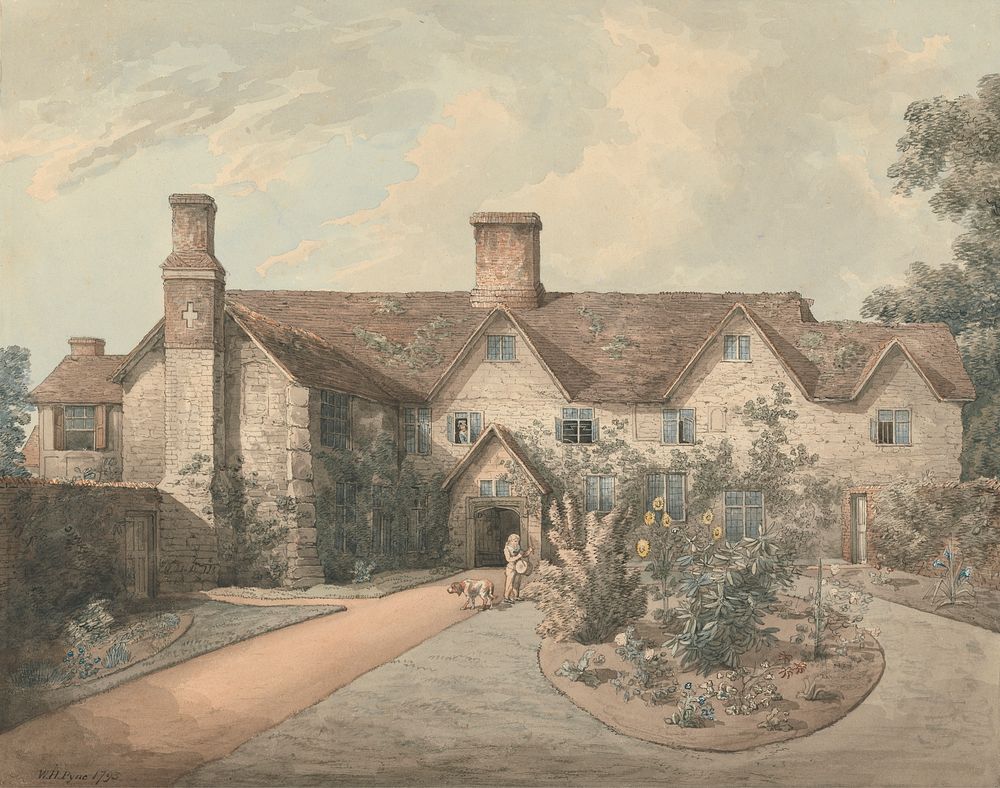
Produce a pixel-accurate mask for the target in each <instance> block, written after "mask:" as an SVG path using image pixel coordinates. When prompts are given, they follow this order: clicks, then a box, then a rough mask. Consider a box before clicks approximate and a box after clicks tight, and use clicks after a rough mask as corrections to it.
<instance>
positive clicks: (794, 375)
mask: <svg viewBox="0 0 1000 788" xmlns="http://www.w3.org/2000/svg"><path fill="white" fill-rule="evenodd" d="M737 314H742V315H743V316H744V317H745V318H746V320H747V322H748V323H749V324H750V325H751V326H752V327H753V329H754V330H755V331H756V332H757V334H758V335H760V337H761V339H763V340H764V342H765V344H766V345H767V347H768V348H769V349H770V351H771V353H772V354H774V356H775V358H777V359H778V362H779V363H780V364H781V365H782V367H784V369H785V372H787V373H788V377H790V378H791V379H792V382H793V383H794V384H795V385H796V386H798V388H799V390H800V391H801V392H802V393H803V394H804V395H805V396H806V397H809V396H810V391H809V389H808V388H807V387H806V384H805V382H804V381H803V380H802V377H801V376H800V374H799V372H798V371H796V370H795V369H794V368H793V367H792V366H791V365H790V364H789V363H788V361H787V359H786V356H785V354H783V353H782V352H781V351H779V350H778V348H777V347H776V346H775V343H774V341H773V340H772V334H773V329H772V332H768V331H765V329H764V326H763V324H761V323H760V322H759V321H758V320H757V319H756V318H755V317H754V315H753V313H752V312H751V311H750V309H749V308H748V307H747V306H746V304H744V303H742V302H739V301H738V302H736V303H735V304H733V307H732V309H730V310H729V312H727V313H726V316H725V317H723V318H722V320H720V321H719V324H718V325H717V326H716V327H715V329H714V330H713V331H712V332H711V333H710V334H709V335H708V336H707V337H706V338H705V341H704V342H702V344H701V347H700V348H698V351H697V352H696V353H695V354H694V355H693V356H691V358H690V359H689V360H688V362H687V364H685V365H684V368H683V369H682V370H681V371H680V373H679V374H678V375H677V377H676V378H674V380H673V382H671V384H670V387H669V388H668V389H667V391H666V393H665V394H664V395H663V398H664V399H667V398H669V397H670V395H671V394H673V393H674V391H676V390H677V387H678V386H679V385H680V384H681V382H682V381H683V380H684V379H685V378H686V377H687V376H688V375H689V374H690V372H691V370H692V369H694V367H695V365H696V364H697V363H698V361H699V360H700V359H701V357H702V356H704V355H705V352H706V351H707V350H708V348H709V347H711V345H712V343H714V342H715V341H716V340H717V339H718V338H719V335H720V334H722V332H723V331H724V330H725V328H726V326H727V325H728V324H729V321H730V320H732V318H733V316H734V315H737ZM776 338H777V339H779V341H780V335H778V336H777V337H776ZM786 352H787V350H786ZM810 377H812V376H810ZM812 382H814V381H812Z"/></svg>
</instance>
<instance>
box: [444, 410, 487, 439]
mask: <svg viewBox="0 0 1000 788" xmlns="http://www.w3.org/2000/svg"><path fill="white" fill-rule="evenodd" d="M447 430H448V441H449V442H450V443H459V444H471V443H475V442H476V441H477V440H478V439H479V436H480V435H481V434H482V432H483V414H482V413H478V412H476V411H465V410H460V411H456V412H455V413H449V414H448V424H447Z"/></svg>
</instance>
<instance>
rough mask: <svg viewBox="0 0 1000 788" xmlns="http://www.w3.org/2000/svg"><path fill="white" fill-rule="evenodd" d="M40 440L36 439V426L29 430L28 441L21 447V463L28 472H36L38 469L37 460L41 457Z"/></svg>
mask: <svg viewBox="0 0 1000 788" xmlns="http://www.w3.org/2000/svg"><path fill="white" fill-rule="evenodd" d="M41 445H42V444H41V440H40V439H39V437H38V425H37V424H36V425H35V426H34V427H32V428H31V434H30V435H28V440H26V441H25V442H24V446H22V447H21V454H23V455H24V462H22V463H21V465H23V466H24V467H25V468H27V469H28V470H34V471H37V470H38V468H39V462H40V460H39V458H40V457H41Z"/></svg>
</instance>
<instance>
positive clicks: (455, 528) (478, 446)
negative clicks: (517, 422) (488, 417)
mask: <svg viewBox="0 0 1000 788" xmlns="http://www.w3.org/2000/svg"><path fill="white" fill-rule="evenodd" d="M498 482H499V484H498ZM442 488H443V489H444V490H446V491H448V493H449V494H450V496H451V513H450V515H449V523H448V526H449V531H450V535H451V544H452V545H453V547H454V549H455V552H456V553H457V555H458V556H460V557H463V559H464V565H465V566H466V567H467V568H469V569H471V568H473V567H477V566H499V565H502V563H503V560H502V553H503V543H504V541H505V540H506V538H507V535H508V534H509V533H514V532H516V533H518V534H520V536H521V543H522V544H523V545H525V546H531V547H533V548H534V549H535V555H536V556H538V555H540V551H541V549H542V507H543V506H544V504H545V497H546V496H548V495H549V494H550V493H551V492H552V488H551V487H550V486H549V484H548V483H547V482H546V481H545V477H544V475H543V474H542V473H541V471H540V469H539V468H538V467H537V466H536V465H535V464H534V463H533V462H532V461H531V458H530V457H529V456H528V455H527V453H526V452H525V451H524V449H523V448H522V447H521V446H520V444H519V443H518V442H517V438H515V437H514V435H513V434H512V433H511V432H510V431H509V430H508V429H507V428H506V427H504V426H503V425H500V424H496V423H493V424H490V425H488V426H487V427H486V429H484V430H483V432H482V434H481V435H480V436H479V439H478V440H477V441H476V442H475V443H474V444H473V445H472V446H470V447H469V451H468V453H467V454H466V455H465V456H464V457H463V458H462V459H461V460H459V461H458V463H456V464H455V467H454V468H452V470H451V472H450V473H449V474H448V476H447V477H446V478H445V480H444V482H443V483H442Z"/></svg>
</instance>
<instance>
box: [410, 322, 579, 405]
mask: <svg viewBox="0 0 1000 788" xmlns="http://www.w3.org/2000/svg"><path fill="white" fill-rule="evenodd" d="M498 316H503V317H505V318H506V319H507V322H509V323H510V324H511V325H512V326H513V327H514V330H515V331H516V332H517V334H518V336H519V337H520V339H521V341H522V342H523V343H524V345H525V346H526V347H527V348H528V349H529V350H530V351H531V352H532V353H533V354H534V356H535V358H536V359H537V361H538V363H539V364H541V365H542V369H544V370H545V372H546V373H547V374H548V376H549V377H550V378H551V379H552V382H553V383H554V384H555V387H556V388H557V389H559V393H560V394H562V395H563V397H565V399H566V401H567V402H572V401H573V395H572V394H571V393H570V392H569V389H568V388H567V387H566V385H565V383H564V382H563V381H562V380H560V378H559V376H558V375H556V373H555V372H554V371H553V370H552V367H550V366H549V364H548V363H547V362H546V359H545V356H544V355H542V353H541V352H539V348H538V343H537V339H536V338H533V337H532V336H531V335H530V333H529V331H528V330H527V329H526V328H525V326H524V324H523V323H522V322H521V321H520V320H518V319H517V316H516V315H515V314H514V313H513V312H511V311H510V310H509V309H507V308H505V307H502V306H498V307H495V308H494V309H493V311H491V312H490V313H489V314H488V315H487V316H486V318H485V319H484V320H483V322H482V323H480V324H479V327H478V328H477V329H476V330H475V331H473V332H472V334H471V335H470V336H469V338H468V339H467V340H466V342H465V344H464V345H463V346H462V349H461V350H459V351H458V354H457V355H456V356H455V357H454V358H453V359H452V360H451V363H450V364H448V366H447V367H446V368H445V370H444V372H442V373H441V377H439V378H438V379H437V382H436V383H435V384H434V386H433V388H431V390H430V391H429V392H428V394H427V399H428V401H430V400H432V399H434V397H435V395H436V394H437V393H438V392H439V391H440V390H441V388H442V387H443V386H444V384H445V383H446V382H447V381H448V378H450V377H451V376H452V374H453V373H454V372H455V370H456V369H457V368H458V367H459V365H460V364H461V363H462V362H463V361H464V360H465V359H466V358H468V356H469V354H470V353H471V352H472V349H473V348H474V347H475V346H476V343H477V342H478V341H479V340H480V339H482V337H483V335H484V334H485V333H486V332H487V330H488V329H489V327H490V325H491V324H492V323H493V321H494V320H495V319H496V318H497V317H498ZM547 349H548V350H549V352H550V354H551V353H554V351H555V349H554V348H547Z"/></svg>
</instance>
